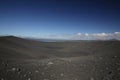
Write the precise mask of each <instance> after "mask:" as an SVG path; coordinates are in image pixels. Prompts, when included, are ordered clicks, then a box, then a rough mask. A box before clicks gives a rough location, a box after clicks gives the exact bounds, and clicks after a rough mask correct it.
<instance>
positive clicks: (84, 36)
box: [47, 32, 120, 40]
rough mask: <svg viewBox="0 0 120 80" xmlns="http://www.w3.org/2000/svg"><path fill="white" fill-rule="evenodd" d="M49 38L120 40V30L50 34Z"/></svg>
mask: <svg viewBox="0 0 120 80" xmlns="http://www.w3.org/2000/svg"><path fill="white" fill-rule="evenodd" d="M47 37H48V38H53V39H56V38H57V39H70V40H109V39H118V40H120V32H114V33H104V32H103V33H92V34H89V33H76V34H62V35H48V36H47Z"/></svg>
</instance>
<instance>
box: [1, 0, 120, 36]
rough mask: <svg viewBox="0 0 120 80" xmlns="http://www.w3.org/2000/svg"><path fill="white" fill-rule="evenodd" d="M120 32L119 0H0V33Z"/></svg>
mask: <svg viewBox="0 0 120 80" xmlns="http://www.w3.org/2000/svg"><path fill="white" fill-rule="evenodd" d="M78 32H80V33H102V32H104V33H112V32H120V0H0V35H6V34H8V35H21V36H35V35H36V36H45V35H60V34H74V33H78Z"/></svg>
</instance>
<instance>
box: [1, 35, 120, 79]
mask: <svg viewBox="0 0 120 80" xmlns="http://www.w3.org/2000/svg"><path fill="white" fill-rule="evenodd" d="M119 54H120V42H119V41H77V42H50V43H47V42H38V41H32V40H27V39H22V38H17V37H13V36H8V37H0V80H120V55H119Z"/></svg>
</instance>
